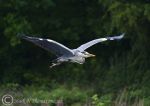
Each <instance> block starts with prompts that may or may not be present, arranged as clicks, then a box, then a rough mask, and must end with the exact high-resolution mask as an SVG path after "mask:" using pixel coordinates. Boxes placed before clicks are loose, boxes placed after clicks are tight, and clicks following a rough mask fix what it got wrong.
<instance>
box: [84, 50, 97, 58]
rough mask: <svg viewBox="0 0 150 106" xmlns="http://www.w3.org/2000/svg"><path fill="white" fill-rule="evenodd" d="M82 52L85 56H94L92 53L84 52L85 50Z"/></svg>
mask: <svg viewBox="0 0 150 106" xmlns="http://www.w3.org/2000/svg"><path fill="white" fill-rule="evenodd" d="M82 53H83V54H84V57H85V58H88V57H95V55H94V54H90V53H88V52H86V51H84V52H82Z"/></svg>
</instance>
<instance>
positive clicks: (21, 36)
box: [17, 33, 26, 38]
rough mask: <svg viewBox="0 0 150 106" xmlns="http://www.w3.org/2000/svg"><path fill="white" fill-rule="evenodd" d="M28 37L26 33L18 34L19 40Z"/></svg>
mask: <svg viewBox="0 0 150 106" xmlns="http://www.w3.org/2000/svg"><path fill="white" fill-rule="evenodd" d="M25 36H26V35H25V34H24V33H18V34H17V37H19V38H24V37H25Z"/></svg>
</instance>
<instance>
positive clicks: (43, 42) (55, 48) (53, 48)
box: [21, 35, 73, 56]
mask: <svg viewBox="0 0 150 106" xmlns="http://www.w3.org/2000/svg"><path fill="white" fill-rule="evenodd" d="M21 38H22V39H25V40H27V41H30V42H32V43H34V44H36V45H37V46H40V47H41V48H43V49H45V50H47V51H50V52H52V53H53V54H55V55H56V56H62V55H66V56H71V55H73V52H72V51H71V49H69V48H68V47H66V46H64V45H62V44H60V43H58V42H56V41H54V40H51V39H43V38H37V37H29V36H25V35H21Z"/></svg>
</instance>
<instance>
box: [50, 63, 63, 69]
mask: <svg viewBox="0 0 150 106" xmlns="http://www.w3.org/2000/svg"><path fill="white" fill-rule="evenodd" d="M60 64H61V63H52V65H50V66H49V67H50V68H53V67H54V66H58V65H60Z"/></svg>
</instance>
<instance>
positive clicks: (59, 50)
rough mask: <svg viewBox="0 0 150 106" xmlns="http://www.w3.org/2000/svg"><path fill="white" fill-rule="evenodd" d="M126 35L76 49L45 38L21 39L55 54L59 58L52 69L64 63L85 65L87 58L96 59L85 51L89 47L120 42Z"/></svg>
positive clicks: (22, 36) (91, 42) (93, 41)
mask: <svg viewBox="0 0 150 106" xmlns="http://www.w3.org/2000/svg"><path fill="white" fill-rule="evenodd" d="M123 36H124V34H122V35H120V36H114V37H106V38H99V39H95V40H92V41H90V42H88V43H85V44H83V45H81V46H79V47H78V48H76V49H69V48H68V47H66V46H64V45H62V44H60V43H58V42H56V41H54V40H51V39H43V38H36V37H29V36H25V35H21V38H23V39H25V40H28V41H30V42H32V43H34V44H36V45H38V46H40V47H42V48H44V49H46V50H48V51H50V52H52V53H54V54H55V55H56V56H57V57H58V58H57V59H55V60H53V61H52V65H51V66H50V67H51V68H52V67H54V66H56V65H59V64H61V63H63V62H73V63H79V64H83V63H84V62H85V58H88V57H94V56H95V55H93V54H90V53H88V52H86V51H85V50H86V49H88V48H89V47H91V46H93V45H95V44H97V43H99V42H103V41H107V40H119V39H122V38H123Z"/></svg>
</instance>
